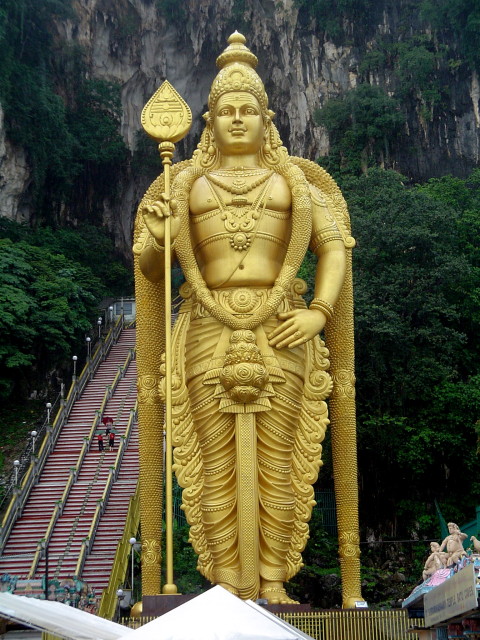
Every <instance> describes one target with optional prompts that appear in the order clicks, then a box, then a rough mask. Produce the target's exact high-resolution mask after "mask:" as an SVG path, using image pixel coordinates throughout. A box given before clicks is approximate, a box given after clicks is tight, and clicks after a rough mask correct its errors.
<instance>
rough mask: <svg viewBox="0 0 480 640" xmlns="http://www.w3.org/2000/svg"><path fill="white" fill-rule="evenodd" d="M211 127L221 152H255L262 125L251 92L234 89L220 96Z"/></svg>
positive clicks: (260, 113)
mask: <svg viewBox="0 0 480 640" xmlns="http://www.w3.org/2000/svg"><path fill="white" fill-rule="evenodd" d="M213 131H214V134H215V141H216V143H217V147H218V150H219V151H220V153H221V154H222V155H240V154H253V153H257V152H258V151H259V150H260V147H261V146H262V143H263V134H264V133H265V126H264V123H263V117H262V111H261V108H260V104H259V102H258V100H257V99H256V98H255V96H253V95H251V94H250V93H246V92H235V91H232V92H230V93H225V94H224V95H223V96H221V97H220V98H219V99H218V102H217V105H216V107H215V113H214V120H213Z"/></svg>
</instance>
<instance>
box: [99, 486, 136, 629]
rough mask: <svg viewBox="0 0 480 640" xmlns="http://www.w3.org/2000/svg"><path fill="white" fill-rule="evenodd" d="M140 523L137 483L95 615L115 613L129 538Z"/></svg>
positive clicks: (126, 562)
mask: <svg viewBox="0 0 480 640" xmlns="http://www.w3.org/2000/svg"><path fill="white" fill-rule="evenodd" d="M139 523H140V496H139V491H138V484H137V489H136V491H135V494H134V495H133V496H132V497H131V498H130V504H129V505H128V514H127V519H126V521H125V528H124V530H123V534H122V538H121V540H120V542H119V543H118V547H117V551H116V553H115V559H114V561H113V568H112V573H111V574H110V580H109V582H108V587H107V588H106V589H104V591H103V593H102V598H101V600H100V606H99V608H98V613H97V615H98V616H100V617H101V618H107V619H109V620H111V619H112V618H113V616H114V615H115V608H116V606H117V598H118V597H117V589H118V587H119V586H120V585H121V584H123V583H124V582H125V576H126V574H127V569H128V560H129V557H130V549H131V545H130V542H129V540H130V538H132V537H136V536H137V532H138V526H139Z"/></svg>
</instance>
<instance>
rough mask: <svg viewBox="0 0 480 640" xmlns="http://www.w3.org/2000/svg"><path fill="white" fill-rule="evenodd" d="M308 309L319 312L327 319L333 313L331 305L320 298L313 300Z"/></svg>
mask: <svg viewBox="0 0 480 640" xmlns="http://www.w3.org/2000/svg"><path fill="white" fill-rule="evenodd" d="M310 309H313V310H315V311H321V312H322V313H324V314H325V315H326V316H327V318H331V317H332V316H333V314H334V313H335V310H334V308H333V305H331V304H330V303H329V302H326V301H325V300H322V299H321V298H314V299H313V300H312V302H311V303H310Z"/></svg>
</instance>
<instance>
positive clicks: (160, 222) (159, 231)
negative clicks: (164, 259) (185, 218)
mask: <svg viewBox="0 0 480 640" xmlns="http://www.w3.org/2000/svg"><path fill="white" fill-rule="evenodd" d="M176 211H177V203H176V202H175V200H173V199H172V200H171V199H170V198H169V197H168V196H167V195H166V194H165V193H162V194H161V196H160V198H159V199H158V200H156V201H155V202H154V203H153V204H147V205H145V206H144V207H143V209H142V216H143V219H144V220H145V224H146V225H147V228H148V230H149V231H150V233H151V234H152V236H153V237H154V238H155V240H157V242H158V243H159V244H161V245H163V244H164V242H165V220H166V218H169V217H170V218H171V225H170V233H171V239H172V242H173V241H174V240H175V238H176V237H177V236H178V232H179V231H180V218H179V216H178V215H176Z"/></svg>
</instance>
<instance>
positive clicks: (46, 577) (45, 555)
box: [42, 540, 48, 600]
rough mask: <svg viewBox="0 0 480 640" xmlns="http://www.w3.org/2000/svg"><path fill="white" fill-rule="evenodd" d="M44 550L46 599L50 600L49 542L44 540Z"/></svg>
mask: <svg viewBox="0 0 480 640" xmlns="http://www.w3.org/2000/svg"><path fill="white" fill-rule="evenodd" d="M42 550H43V554H44V558H45V600H48V544H47V541H46V540H42Z"/></svg>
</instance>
